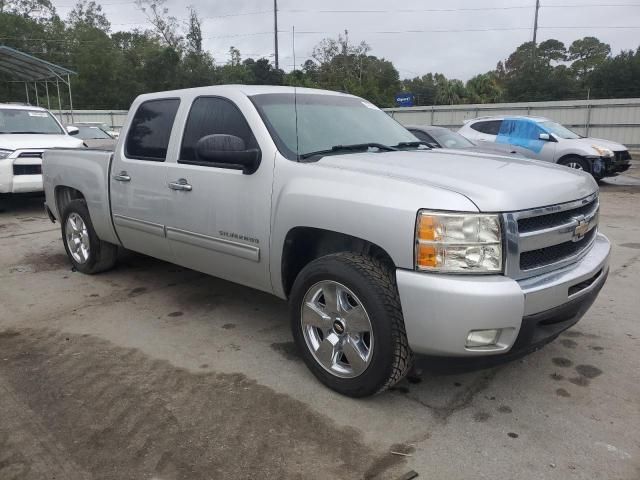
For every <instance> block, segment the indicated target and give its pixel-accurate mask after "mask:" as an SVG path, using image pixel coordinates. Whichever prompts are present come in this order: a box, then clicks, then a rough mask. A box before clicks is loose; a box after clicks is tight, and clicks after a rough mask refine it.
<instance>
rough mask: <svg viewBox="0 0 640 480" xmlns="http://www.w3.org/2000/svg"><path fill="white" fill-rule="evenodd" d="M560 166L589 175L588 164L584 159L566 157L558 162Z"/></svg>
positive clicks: (589, 167)
mask: <svg viewBox="0 0 640 480" xmlns="http://www.w3.org/2000/svg"><path fill="white" fill-rule="evenodd" d="M558 163H559V164H560V165H564V166H565V167H569V168H573V169H575V170H582V171H583V172H587V173H591V166H590V165H589V162H587V161H586V160H585V159H584V158H580V157H568V158H565V159H563V160H561V161H560V162H558Z"/></svg>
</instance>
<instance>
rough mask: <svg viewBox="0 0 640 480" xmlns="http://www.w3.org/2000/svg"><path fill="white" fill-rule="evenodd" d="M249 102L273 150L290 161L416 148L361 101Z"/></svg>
mask: <svg viewBox="0 0 640 480" xmlns="http://www.w3.org/2000/svg"><path fill="white" fill-rule="evenodd" d="M251 100H252V101H253V103H254V105H255V106H256V108H257V109H258V112H259V113H260V116H261V117H262V119H263V120H264V122H265V124H266V125H267V128H268V129H269V132H270V133H271V136H272V137H273V139H274V141H275V142H276V145H277V146H278V149H279V150H280V152H281V153H282V154H283V155H284V156H285V157H287V158H289V159H291V160H295V159H298V158H300V157H301V156H304V155H308V154H310V153H313V152H322V151H326V150H331V148H332V147H336V146H349V145H351V146H354V145H366V144H378V145H383V146H385V145H386V146H396V145H399V144H401V143H402V142H416V137H415V136H414V135H413V134H412V133H411V132H409V131H408V130H407V129H405V128H404V127H403V126H402V125H400V124H399V123H398V122H396V121H395V120H394V119H392V118H391V117H390V116H389V115H387V114H386V113H384V112H383V111H382V110H380V109H379V108H377V107H376V106H374V105H373V104H371V103H369V102H367V101H366V100H362V99H361V98H356V97H348V96H342V95H324V94H313V93H312V94H309V93H302V94H298V95H296V98H295V101H294V95H293V94H290V93H268V94H259V95H254V96H252V97H251ZM296 114H297V135H296ZM364 148H365V149H366V147H364ZM416 148H417V147H416ZM351 151H354V152H357V151H358V149H353V150H351ZM378 151H382V149H378ZM341 153H343V152H342V151H341Z"/></svg>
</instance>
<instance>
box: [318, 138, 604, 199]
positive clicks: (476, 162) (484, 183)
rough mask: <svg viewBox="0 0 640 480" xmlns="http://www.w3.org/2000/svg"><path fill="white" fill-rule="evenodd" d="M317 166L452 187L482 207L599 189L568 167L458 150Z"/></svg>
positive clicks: (336, 158) (366, 156)
mask: <svg viewBox="0 0 640 480" xmlns="http://www.w3.org/2000/svg"><path fill="white" fill-rule="evenodd" d="M318 165H319V166H323V167H329V168H336V169H343V170H349V171H357V172H361V173H367V174H371V175H379V176H386V177H390V178H395V179H399V180H404V181H407V182H412V183H420V184H423V185H425V186H433V187H437V188H443V189H446V190H450V191H454V192H457V193H459V194H461V195H464V196H465V197H467V198H468V199H469V200H471V201H472V202H473V203H474V204H475V205H476V206H477V207H478V209H479V210H480V211H482V212H505V211H515V210H526V209H530V208H538V207H544V206H548V205H555V204H558V203H563V202H570V201H572V200H577V199H579V198H583V197H586V196H588V195H590V194H592V193H593V192H595V191H597V190H598V186H597V184H596V182H595V181H594V180H593V178H592V177H591V175H589V174H586V173H584V172H579V171H577V170H572V169H570V168H567V167H562V166H558V165H555V164H550V163H548V162H539V161H535V160H524V159H522V160H521V159H518V158H511V157H503V156H498V155H486V154H478V153H471V152H469V153H466V152H462V151H460V150H457V151H456V150H448V151H447V150H429V151H417V150H414V151H402V152H380V153H364V152H363V153H352V154H345V155H331V156H326V157H323V158H321V159H320V160H319V161H318ZM442 209H443V210H446V209H447V206H446V205H443V206H442Z"/></svg>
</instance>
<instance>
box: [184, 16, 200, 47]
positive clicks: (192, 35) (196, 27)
mask: <svg viewBox="0 0 640 480" xmlns="http://www.w3.org/2000/svg"><path fill="white" fill-rule="evenodd" d="M188 10H189V21H188V24H187V34H186V39H187V50H188V51H189V52H191V53H197V54H201V53H202V20H200V17H198V12H196V10H195V9H194V8H193V7H189V9H188Z"/></svg>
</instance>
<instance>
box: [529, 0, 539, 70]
mask: <svg viewBox="0 0 640 480" xmlns="http://www.w3.org/2000/svg"><path fill="white" fill-rule="evenodd" d="M539 10H540V0H536V14H535V17H534V18H533V49H532V50H531V60H532V61H533V63H534V64H535V61H536V46H537V43H536V42H537V39H538V11H539Z"/></svg>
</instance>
